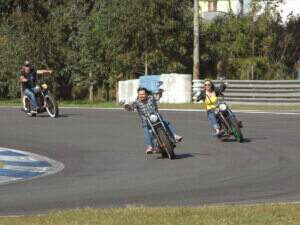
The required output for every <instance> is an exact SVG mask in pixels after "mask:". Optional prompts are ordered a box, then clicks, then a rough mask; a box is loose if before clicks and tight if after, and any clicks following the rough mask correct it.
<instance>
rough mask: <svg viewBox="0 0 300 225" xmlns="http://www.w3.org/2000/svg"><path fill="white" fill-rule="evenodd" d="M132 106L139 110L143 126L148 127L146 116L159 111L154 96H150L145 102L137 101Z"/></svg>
mask: <svg viewBox="0 0 300 225" xmlns="http://www.w3.org/2000/svg"><path fill="white" fill-rule="evenodd" d="M131 106H132V107H133V108H135V109H136V110H137V112H138V114H139V116H140V118H141V120H142V124H143V125H146V115H149V114H152V113H154V112H156V111H157V102H156V99H155V98H154V97H153V96H152V95H149V96H148V98H147V99H146V100H145V101H140V100H139V99H137V100H135V101H134V102H133V103H132V104H131Z"/></svg>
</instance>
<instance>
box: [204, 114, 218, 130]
mask: <svg viewBox="0 0 300 225" xmlns="http://www.w3.org/2000/svg"><path fill="white" fill-rule="evenodd" d="M207 118H208V121H209V122H210V124H211V125H212V127H213V128H214V129H220V125H219V123H218V121H217V118H216V114H215V110H214V109H211V110H208V111H207Z"/></svg>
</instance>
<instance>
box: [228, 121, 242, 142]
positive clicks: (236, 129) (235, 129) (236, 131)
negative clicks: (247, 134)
mask: <svg viewBox="0 0 300 225" xmlns="http://www.w3.org/2000/svg"><path fill="white" fill-rule="evenodd" d="M230 126H231V132H232V134H233V136H234V137H235V139H236V140H237V141H238V142H240V143H242V142H243V141H244V136H243V134H242V130H241V128H240V126H239V124H238V122H237V120H236V119H235V118H230Z"/></svg>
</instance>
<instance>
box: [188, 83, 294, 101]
mask: <svg viewBox="0 0 300 225" xmlns="http://www.w3.org/2000/svg"><path fill="white" fill-rule="evenodd" d="M203 82H204V81H203V80H194V81H193V91H199V90H200V89H201V88H202V86H203ZM213 82H214V83H216V85H218V83H219V82H220V81H213ZM225 82H226V83H228V85H227V89H226V91H225V92H224V95H225V99H226V101H228V102H232V103H239V104H247V103H248V104H256V103H257V104H260V103H276V104H300V80H272V81H266V80H226V81H225Z"/></svg>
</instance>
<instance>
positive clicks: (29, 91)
mask: <svg viewBox="0 0 300 225" xmlns="http://www.w3.org/2000/svg"><path fill="white" fill-rule="evenodd" d="M24 94H25V95H26V96H27V97H28V98H29V99H30V101H31V104H32V106H33V107H34V108H37V107H38V104H37V101H36V97H35V94H34V92H33V90H32V89H30V88H26V89H25V90H24Z"/></svg>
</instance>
